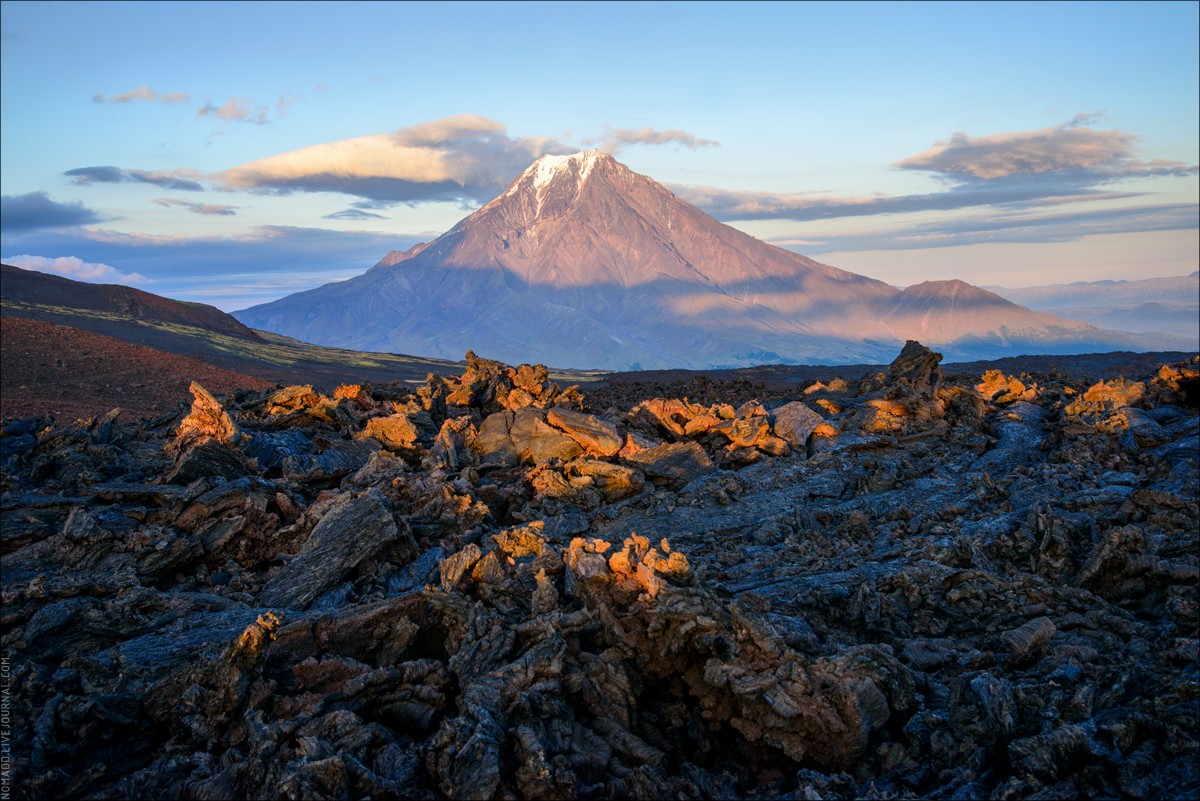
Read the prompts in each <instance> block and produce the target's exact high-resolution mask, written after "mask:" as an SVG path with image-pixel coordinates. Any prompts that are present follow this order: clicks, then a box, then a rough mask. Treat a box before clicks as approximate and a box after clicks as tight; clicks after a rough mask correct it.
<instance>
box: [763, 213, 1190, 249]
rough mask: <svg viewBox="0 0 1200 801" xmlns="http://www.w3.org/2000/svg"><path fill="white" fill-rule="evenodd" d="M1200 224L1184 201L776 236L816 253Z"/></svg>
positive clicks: (1070, 237)
mask: <svg viewBox="0 0 1200 801" xmlns="http://www.w3.org/2000/svg"><path fill="white" fill-rule="evenodd" d="M1197 226H1200V209H1197V207H1196V206H1195V205H1189V204H1184V203H1179V204H1159V205H1154V206H1125V207H1121V208H1111V209H1095V210H1081V211H1072V212H1063V213H1055V214H1046V213H1042V212H1037V213H1029V212H1028V211H1013V212H1009V213H1003V212H1000V213H997V212H994V211H993V212H988V213H986V214H974V215H971V216H969V217H963V218H959V219H954V220H946V219H940V220H934V221H932V222H922V223H916V224H911V225H905V226H899V227H895V228H890V229H885V230H880V229H877V228H873V229H870V230H862V231H852V232H848V233H837V234H832V235H822V234H820V233H806V234H805V236H804V239H803V240H793V239H789V238H775V239H772V240H771V242H772V243H773V244H776V245H779V246H781V247H788V248H795V249H798V250H802V251H803V252H804V253H806V254H809V255H813V254H821V253H834V252H845V251H862V250H908V249H912V248H940V247H958V246H961V245H975V244H981V243H996V242H1021V243H1047V242H1072V241H1075V240H1077V239H1079V238H1081V237H1085V236H1091V235H1094V234H1125V233H1144V232H1150V231H1178V230H1189V229H1193V228H1196V227H1197Z"/></svg>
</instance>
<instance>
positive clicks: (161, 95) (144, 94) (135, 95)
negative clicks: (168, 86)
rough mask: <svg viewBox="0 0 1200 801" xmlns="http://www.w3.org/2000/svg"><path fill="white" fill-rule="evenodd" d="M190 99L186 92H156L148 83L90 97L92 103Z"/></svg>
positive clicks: (182, 100) (178, 101) (155, 101)
mask: <svg viewBox="0 0 1200 801" xmlns="http://www.w3.org/2000/svg"><path fill="white" fill-rule="evenodd" d="M190 99H191V96H190V95H189V94H188V93H187V92H156V91H154V90H153V89H151V88H150V86H149V85H148V84H142V85H141V86H138V87H135V88H133V89H130V90H129V91H128V92H124V93H122V94H119V95H113V96H111V97H109V96H108V95H105V94H104V93H103V92H101V93H99V94H97V95H95V96H93V97H92V102H94V103H132V102H133V101H135V100H145V101H146V102H148V103H186V102H188V100H190Z"/></svg>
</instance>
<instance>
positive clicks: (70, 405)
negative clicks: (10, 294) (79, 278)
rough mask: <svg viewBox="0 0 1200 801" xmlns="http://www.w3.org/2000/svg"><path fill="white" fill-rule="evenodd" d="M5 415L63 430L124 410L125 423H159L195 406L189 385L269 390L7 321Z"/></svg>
mask: <svg viewBox="0 0 1200 801" xmlns="http://www.w3.org/2000/svg"><path fill="white" fill-rule="evenodd" d="M0 332H2V339H0V362H2V363H3V364H4V370H3V374H2V375H3V378H2V379H0V415H3V417H6V418H8V417H27V416H32V415H41V414H50V415H53V416H55V417H57V418H59V419H60V421H62V422H69V421H70V420H71V419H72V418H76V417H92V416H95V415H99V414H104V413H105V412H108V411H109V410H110V409H112V408H114V407H117V406H119V407H121V409H122V410H123V414H122V419H123V420H133V419H137V418H139V417H154V416H156V415H161V414H163V413H165V412H167V411H170V410H171V409H174V408H175V407H176V406H178V405H179V404H180V403H186V402H188V401H189V399H190V397H191V396H190V395H189V394H188V384H189V383H191V382H192V381H198V382H200V383H201V384H202V385H203V386H205V387H207V388H208V389H210V390H211V391H213V392H216V393H218V394H223V393H227V392H232V391H233V390H235V389H266V388H267V387H270V386H272V384H271V383H270V382H268V381H264V380H263V379H261V378H253V377H251V376H247V375H242V374H240V373H235V372H232V371H230V370H223V369H221V368H219V367H213V366H212V365H209V364H205V363H203V362H200V361H197V360H195V359H190V358H188V357H186V356H177V355H175V354H172V353H167V352H165V351H161V350H157V349H155V348H149V347H146V346H144V345H135V344H132V343H129V342H123V341H121V340H119V339H114V338H113V337H108V336H104V335H102V334H93V333H90V332H88V331H81V330H80V329H78V328H69V327H67V326H62V325H55V324H53V323H47V322H42V321H40V320H23V319H19V318H16V317H3V318H0Z"/></svg>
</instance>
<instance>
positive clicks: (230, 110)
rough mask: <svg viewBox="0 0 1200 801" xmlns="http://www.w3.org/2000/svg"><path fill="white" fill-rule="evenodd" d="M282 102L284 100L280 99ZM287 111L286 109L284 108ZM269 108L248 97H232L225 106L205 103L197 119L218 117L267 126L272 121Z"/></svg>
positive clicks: (210, 102)
mask: <svg viewBox="0 0 1200 801" xmlns="http://www.w3.org/2000/svg"><path fill="white" fill-rule="evenodd" d="M280 100H281V102H282V98H280ZM288 105H289V106H290V105H291V104H290V103H289V104H288ZM284 110H286V107H284ZM267 111H268V109H267V107H266V106H264V105H262V104H260V103H255V102H254V101H253V100H251V99H250V98H248V97H231V98H229V99H228V100H226V101H225V105H223V106H214V105H213V104H212V101H209V102H207V103H205V104H204V105H203V106H201V107H200V109H199V110H198V111H197V112H196V116H197V117H216V118H217V119H219V120H224V121H226V122H249V123H253V124H254V125H266V124H267V123H268V122H270V120H268V119H267Z"/></svg>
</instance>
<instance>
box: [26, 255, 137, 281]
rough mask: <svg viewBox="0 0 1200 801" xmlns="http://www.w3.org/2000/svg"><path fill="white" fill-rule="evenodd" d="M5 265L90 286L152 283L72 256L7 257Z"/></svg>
mask: <svg viewBox="0 0 1200 801" xmlns="http://www.w3.org/2000/svg"><path fill="white" fill-rule="evenodd" d="M4 263H5V264H11V265H13V266H14V267H20V268H21V269H22V270H34V271H36V272H39V273H51V274H52V275H61V276H62V277H63V278H71V279H73V280H75V281H87V282H88V283H91V284H121V285H123V286H134V285H137V284H150V283H153V282H152V281H151V280H150V279H149V278H147V277H146V276H144V275H140V274H138V273H123V272H121V271H120V270H118V269H116V268H115V267H110V266H108V265H107V264H95V263H92V262H87V261H84V260H83V259H77V258H75V257H74V256H59V257H58V258H47V257H46V256H7V257H5V259H4Z"/></svg>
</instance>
